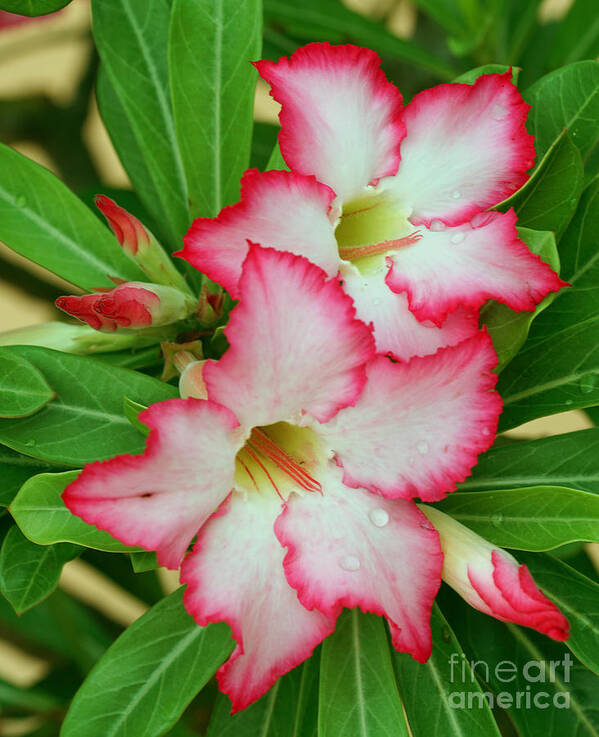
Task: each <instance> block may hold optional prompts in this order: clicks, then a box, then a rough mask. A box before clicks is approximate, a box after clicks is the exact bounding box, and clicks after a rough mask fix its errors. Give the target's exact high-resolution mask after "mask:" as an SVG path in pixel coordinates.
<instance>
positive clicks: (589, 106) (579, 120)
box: [524, 61, 599, 161]
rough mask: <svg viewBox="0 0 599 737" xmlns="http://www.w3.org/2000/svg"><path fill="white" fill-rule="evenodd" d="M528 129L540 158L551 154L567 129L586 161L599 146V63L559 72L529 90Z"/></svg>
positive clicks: (565, 68) (527, 97) (580, 62)
mask: <svg viewBox="0 0 599 737" xmlns="http://www.w3.org/2000/svg"><path fill="white" fill-rule="evenodd" d="M524 99H525V100H526V102H528V103H529V104H530V105H532V110H531V111H530V113H529V116H528V128H529V130H530V132H531V133H532V134H533V135H534V137H535V148H536V150H537V155H538V156H542V155H543V154H544V153H545V152H546V151H548V150H549V148H550V147H551V145H552V144H553V142H554V141H555V139H556V138H557V137H558V136H559V135H560V134H561V132H562V131H563V129H564V128H566V131H567V132H568V133H569V134H570V136H571V138H572V141H573V142H574V143H575V144H576V146H577V147H578V149H579V151H580V154H581V156H582V158H583V161H584V160H586V158H587V156H588V155H589V153H590V152H591V151H592V150H593V148H594V147H595V146H596V144H597V143H598V142H599V62H596V61H579V62H576V63H575V64H570V65H569V66H567V67H562V68H561V69H556V70H555V71H553V72H550V73H549V74H547V75H546V76H544V77H542V78H541V79H539V81H538V82H535V84H533V85H532V87H529V89H528V90H526V92H525V93H524Z"/></svg>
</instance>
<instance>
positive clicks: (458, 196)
mask: <svg viewBox="0 0 599 737" xmlns="http://www.w3.org/2000/svg"><path fill="white" fill-rule="evenodd" d="M451 196H452V197H453V199H454V200H459V199H460V197H461V196H462V195H461V194H460V193H459V192H458V190H457V189H456V190H455V192H452V193H451Z"/></svg>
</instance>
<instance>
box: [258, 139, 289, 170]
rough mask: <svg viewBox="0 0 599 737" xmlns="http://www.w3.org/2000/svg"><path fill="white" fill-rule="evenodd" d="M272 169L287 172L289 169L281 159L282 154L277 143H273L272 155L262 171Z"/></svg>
mask: <svg viewBox="0 0 599 737" xmlns="http://www.w3.org/2000/svg"><path fill="white" fill-rule="evenodd" d="M272 169H279V170H280V171H289V167H288V166H287V164H286V162H285V159H284V158H283V154H282V153H281V149H280V147H279V142H278V141H277V142H276V143H275V147H274V148H273V150H272V153H271V155H270V157H269V159H268V161H267V163H266V168H265V170H264V171H271V170H272Z"/></svg>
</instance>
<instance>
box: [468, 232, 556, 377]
mask: <svg viewBox="0 0 599 737" xmlns="http://www.w3.org/2000/svg"><path fill="white" fill-rule="evenodd" d="M518 235H519V236H520V238H521V239H522V240H523V241H524V242H525V243H526V245H527V246H528V247H529V249H530V250H531V251H532V252H533V253H536V254H537V255H538V256H540V257H541V258H542V259H543V261H545V263H548V264H549V265H550V266H551V268H552V269H553V270H554V271H556V272H557V273H559V270H560V263H559V256H558V253H557V246H556V244H555V236H554V235H553V233H550V232H548V231H542V230H529V229H528V228H518ZM554 299H555V293H552V294H549V295H548V296H547V297H545V299H544V300H543V301H542V302H541V303H540V304H539V305H538V306H537V308H536V309H535V310H534V311H532V312H524V311H523V312H514V310H511V309H510V308H509V307H507V306H506V305H503V304H501V303H499V302H495V301H493V300H491V301H489V302H487V304H486V305H484V307H483V308H482V309H481V311H480V314H481V319H482V322H483V324H484V325H486V326H487V329H488V331H489V335H490V336H491V338H492V339H493V347H494V348H495V351H496V353H497V360H498V365H497V368H496V369H495V370H496V371H497V372H498V373H499V372H500V371H502V370H503V368H505V366H506V365H507V364H508V363H509V362H510V361H511V360H512V358H514V356H515V355H516V354H517V353H518V351H519V350H520V348H521V347H522V346H523V345H524V343H525V341H526V338H527V336H528V332H529V330H530V326H531V324H532V321H533V320H534V319H535V318H536V317H537V316H538V315H539V314H540V313H541V312H542V311H543V310H544V309H545V308H546V307H548V306H549V305H550V304H551V303H552V302H553V300H554Z"/></svg>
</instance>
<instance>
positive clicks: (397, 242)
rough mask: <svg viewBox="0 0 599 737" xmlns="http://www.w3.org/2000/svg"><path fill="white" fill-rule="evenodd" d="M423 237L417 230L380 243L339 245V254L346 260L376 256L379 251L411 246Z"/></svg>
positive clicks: (383, 251)
mask: <svg viewBox="0 0 599 737" xmlns="http://www.w3.org/2000/svg"><path fill="white" fill-rule="evenodd" d="M421 238H422V233H420V231H418V230H417V231H415V232H414V233H411V234H410V235H408V236H405V237H404V238H393V239H391V240H386V241H381V242H380V243H368V244H366V245H364V246H339V255H340V256H341V258H344V259H345V260H346V261H352V260H353V259H356V258H363V257H364V256H374V255H375V254H377V253H385V252H386V251H392V250H394V249H397V248H403V247H404V246H411V245H413V244H414V243H417V242H418V241H419V240H420V239H421Z"/></svg>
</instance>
